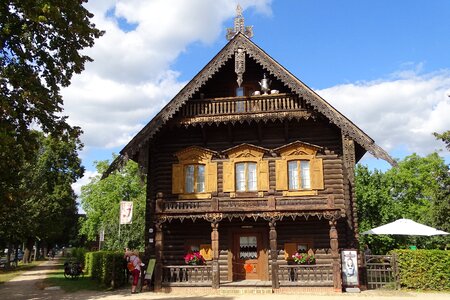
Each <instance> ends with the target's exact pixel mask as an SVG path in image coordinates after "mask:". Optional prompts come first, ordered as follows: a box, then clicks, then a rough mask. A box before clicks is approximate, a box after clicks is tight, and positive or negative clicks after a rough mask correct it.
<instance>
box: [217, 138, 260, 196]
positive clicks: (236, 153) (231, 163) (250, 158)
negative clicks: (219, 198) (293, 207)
mask: <svg viewBox="0 0 450 300" xmlns="http://www.w3.org/2000/svg"><path fill="white" fill-rule="evenodd" d="M266 152H267V149H264V148H261V147H257V146H253V145H250V144H241V145H239V146H236V147H233V148H231V149H228V150H225V151H224V153H226V154H227V155H228V161H224V162H223V176H222V178H223V191H224V192H229V193H230V197H231V198H235V197H242V196H258V197H263V196H264V192H265V191H268V190H269V162H268V160H266V159H264V154H265V153H266ZM238 163H256V185H257V189H256V191H245V192H241V191H237V189H236V164H238Z"/></svg>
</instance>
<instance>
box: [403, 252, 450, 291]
mask: <svg viewBox="0 0 450 300" xmlns="http://www.w3.org/2000/svg"><path fill="white" fill-rule="evenodd" d="M394 253H396V254H397V261H398V267H399V272H400V284H401V286H402V287H406V288H410V289H420V290H450V251H445V250H395V251H394Z"/></svg>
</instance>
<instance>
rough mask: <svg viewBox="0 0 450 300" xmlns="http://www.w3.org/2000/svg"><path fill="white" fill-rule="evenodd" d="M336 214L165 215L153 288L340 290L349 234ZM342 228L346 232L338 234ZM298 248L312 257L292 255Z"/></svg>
mask: <svg viewBox="0 0 450 300" xmlns="http://www.w3.org/2000/svg"><path fill="white" fill-rule="evenodd" d="M339 218H340V215H338V214H330V213H327V214H320V213H317V214H315V215H307V216H306V217H305V215H303V216H283V215H281V216H280V215H278V214H273V213H272V214H270V215H269V214H265V215H260V216H254V215H242V216H230V217H228V216H227V217H224V216H223V215H221V214H214V215H212V214H211V215H209V216H205V218H194V219H193V218H183V219H181V218H173V219H171V220H170V221H169V220H167V219H163V221H164V222H160V223H159V224H157V226H156V230H155V239H154V242H155V244H154V251H155V252H154V253H155V258H156V266H155V289H156V290H157V291H158V290H160V291H162V290H167V289H170V288H176V287H211V288H213V289H220V288H228V287H239V286H251V287H267V288H270V289H272V290H274V291H275V290H277V289H280V288H291V287H292V288H301V287H305V288H309V287H311V288H313V287H317V288H326V289H331V290H336V291H340V290H341V275H340V258H339V250H338V245H339V241H340V242H341V245H343V246H344V247H346V243H347V242H346V237H347V236H349V235H351V234H349V232H347V231H348V229H347V228H346V227H345V224H346V222H345V221H344V219H342V220H341V222H338V219H339ZM338 231H339V232H340V233H341V234H342V236H341V237H339V236H338ZM191 252H200V253H201V254H202V256H203V257H204V258H205V262H204V263H203V264H201V265H188V264H186V262H185V261H184V257H185V255H186V254H187V253H191ZM296 252H302V253H307V254H308V255H311V256H313V257H314V262H312V263H310V264H297V263H295V262H294V261H293V260H292V255H293V254H294V253H296Z"/></svg>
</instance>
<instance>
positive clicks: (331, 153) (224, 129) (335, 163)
mask: <svg viewBox="0 0 450 300" xmlns="http://www.w3.org/2000/svg"><path fill="white" fill-rule="evenodd" d="M258 126H262V129H261V130H258ZM287 126H288V133H287V135H288V136H286V131H285V124H283V123H281V122H280V121H275V122H272V121H268V122H267V123H260V124H258V123H256V122H252V123H250V124H247V123H245V124H235V125H231V124H230V125H220V126H216V125H212V126H208V125H205V126H204V128H203V129H201V128H200V127H199V126H198V127H188V128H184V127H175V126H174V127H171V128H166V129H165V130H164V132H161V133H160V134H158V136H157V137H156V138H155V139H154V148H155V152H154V153H151V155H153V156H154V158H155V161H157V162H158V164H156V165H155V166H150V168H153V171H154V172H153V173H154V174H155V175H154V176H153V178H152V181H153V183H154V184H155V186H156V187H157V188H156V192H162V193H163V194H164V196H165V197H167V196H169V195H170V194H171V190H172V188H171V172H172V168H171V165H172V164H173V163H176V162H177V160H176V157H175V156H174V153H175V152H177V151H179V150H181V149H184V148H186V147H188V146H191V145H197V146H201V147H206V148H208V149H211V150H215V151H219V152H220V151H223V150H225V149H228V148H231V147H233V146H236V145H239V144H242V143H249V144H254V145H257V146H262V147H265V148H269V149H273V148H276V147H279V146H282V145H285V144H287V143H290V142H293V141H297V140H299V141H302V142H307V143H311V144H315V145H319V146H321V147H323V149H324V150H323V151H320V153H319V155H318V156H319V157H320V158H323V163H324V181H325V190H326V189H327V188H333V190H334V191H333V193H334V195H335V201H336V203H337V204H338V205H339V206H340V207H341V208H344V185H343V178H344V177H343V171H342V155H341V153H342V151H341V148H342V147H341V138H340V132H339V130H338V129H337V128H334V127H331V126H330V125H329V123H328V122H323V121H314V120H300V121H296V120H292V121H290V122H288V125H287ZM202 130H203V133H202ZM269 159H270V158H269ZM218 167H219V169H218V189H219V191H220V190H221V189H222V178H223V177H222V169H221V168H222V166H221V164H220V162H219V164H218ZM269 167H270V170H271V172H270V187H271V188H272V189H275V180H276V179H275V172H274V171H275V163H274V161H271V162H269ZM325 190H323V191H319V193H322V194H323V193H325Z"/></svg>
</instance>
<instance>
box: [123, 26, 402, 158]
mask: <svg viewBox="0 0 450 300" xmlns="http://www.w3.org/2000/svg"><path fill="white" fill-rule="evenodd" d="M238 49H244V51H245V53H246V55H248V56H249V57H251V58H253V59H254V60H255V61H256V62H257V63H259V64H260V65H261V66H262V67H263V68H265V69H266V70H267V71H268V72H269V73H270V74H271V75H272V76H274V77H276V78H277V79H279V80H280V81H281V82H282V83H283V84H285V85H286V86H287V87H288V88H290V89H291V90H292V91H293V92H295V93H296V94H298V95H299V96H300V97H302V98H303V99H304V100H305V101H306V102H307V103H308V104H310V105H311V106H312V108H313V109H315V110H316V111H318V112H319V113H321V114H323V115H324V116H325V117H326V118H327V119H328V120H329V121H330V122H331V123H333V124H335V125H336V126H337V127H339V128H340V129H341V131H342V133H343V134H344V135H346V136H349V137H350V138H352V139H353V140H354V141H355V142H357V143H358V144H359V145H360V146H362V147H363V148H364V149H365V150H366V151H368V152H369V153H371V154H372V155H373V156H375V157H376V158H381V159H384V160H386V161H387V162H389V163H390V164H391V165H393V166H394V165H396V162H395V160H393V159H392V158H391V157H390V156H389V154H388V153H387V152H386V151H384V150H383V149H382V148H381V147H379V146H378V145H377V144H375V142H374V140H373V139H371V138H370V137H369V136H368V135H367V134H366V133H364V132H363V131H362V130H361V129H359V128H358V127H357V126H356V125H355V124H354V123H353V122H351V121H350V120H349V119H347V118H346V117H345V116H344V115H342V114H341V113H340V112H339V111H337V110H336V109H335V108H334V107H333V106H332V105H330V104H329V103H328V102H327V101H325V100H324V99H323V98H322V97H320V96H319V95H318V94H317V93H315V92H314V91H313V90H312V89H311V88H309V87H308V86H307V85H306V84H304V83H303V82H302V81H300V80H299V79H298V78H297V77H295V76H294V75H293V74H291V73H290V72H289V71H288V70H286V69H285V68H284V67H283V66H282V65H280V64H279V63H278V62H277V61H275V60H274V59H273V58H272V57H270V56H269V55H268V54H267V53H266V52H264V50H262V49H261V48H259V47H258V46H257V45H256V44H255V43H253V42H252V41H251V40H250V39H248V38H247V37H246V36H245V35H243V34H242V33H240V32H239V33H238V34H236V35H235V36H234V37H233V38H232V39H231V40H230V41H229V42H228V43H227V44H226V45H225V47H223V48H222V50H221V51H220V52H219V53H218V54H217V55H216V56H215V57H214V58H213V59H212V60H211V61H210V62H209V63H208V64H207V65H206V66H205V67H204V68H203V69H202V70H201V71H200V72H199V73H198V74H197V75H196V76H195V77H194V78H193V79H192V80H191V81H190V82H189V83H188V84H187V85H186V86H185V87H184V88H183V89H181V91H180V92H179V93H178V94H177V95H176V96H175V97H174V98H173V99H172V100H171V101H170V102H169V103H168V104H167V105H166V106H165V107H164V108H163V109H162V110H161V111H160V112H159V113H158V114H157V115H156V116H155V117H154V118H153V119H152V120H151V121H150V122H149V123H148V124H147V125H146V126H145V127H144V128H143V129H142V130H141V131H140V132H139V133H138V134H136V136H135V137H134V138H133V139H132V140H131V141H130V142H129V143H128V144H127V145H126V146H125V147H124V148H123V149H122V150H121V151H120V153H121V155H123V156H125V157H130V158H132V159H136V155H137V154H139V152H141V151H140V150H141V149H142V148H144V147H145V145H146V143H147V142H148V141H149V140H150V139H151V138H152V137H153V136H154V135H155V134H156V133H157V132H158V131H159V130H160V129H161V127H162V126H163V125H164V124H165V123H166V122H167V121H168V120H169V119H171V118H172V117H173V116H174V115H175V113H176V112H177V111H178V110H180V108H181V107H182V106H183V105H184V104H185V103H186V102H187V101H188V100H189V99H190V98H191V97H192V96H193V95H194V94H195V93H196V92H197V91H199V90H200V88H201V87H202V86H203V85H204V84H205V83H206V82H207V81H208V80H209V79H210V78H211V77H212V76H213V75H214V74H215V73H216V72H218V71H219V69H220V68H221V67H222V66H223V65H224V64H225V63H226V62H227V61H228V60H229V59H230V58H232V57H233V56H234V55H235V52H236V51H237V50H238Z"/></svg>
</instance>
